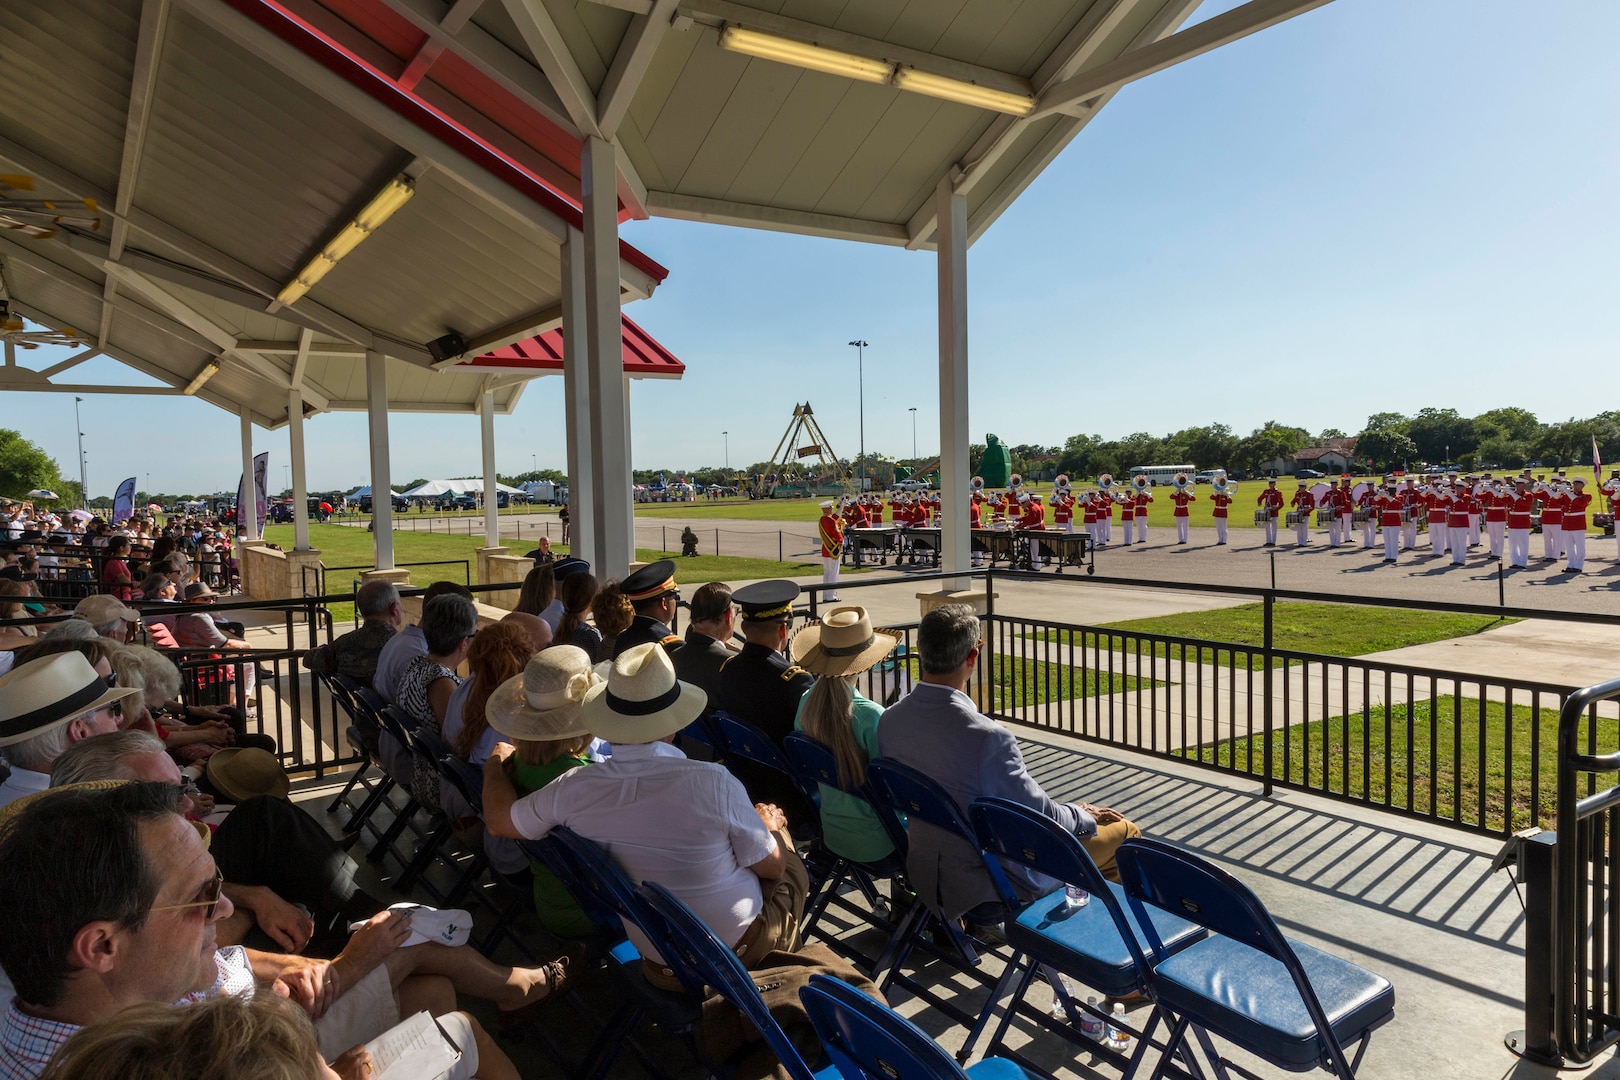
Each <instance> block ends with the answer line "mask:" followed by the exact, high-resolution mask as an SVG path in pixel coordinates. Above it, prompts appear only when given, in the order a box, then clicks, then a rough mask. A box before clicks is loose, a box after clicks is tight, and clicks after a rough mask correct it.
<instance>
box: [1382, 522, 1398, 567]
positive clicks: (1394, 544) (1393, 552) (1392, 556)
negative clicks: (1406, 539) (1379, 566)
mask: <svg viewBox="0 0 1620 1080" xmlns="http://www.w3.org/2000/svg"><path fill="white" fill-rule="evenodd" d="M1400 554H1401V527H1400V526H1399V525H1385V526H1384V561H1385V562H1394V561H1396V560H1397V559H1398V558H1400Z"/></svg>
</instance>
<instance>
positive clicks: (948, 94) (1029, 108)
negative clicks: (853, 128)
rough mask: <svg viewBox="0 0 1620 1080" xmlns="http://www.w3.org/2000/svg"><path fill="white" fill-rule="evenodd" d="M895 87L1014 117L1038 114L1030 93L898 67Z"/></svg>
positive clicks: (895, 74)
mask: <svg viewBox="0 0 1620 1080" xmlns="http://www.w3.org/2000/svg"><path fill="white" fill-rule="evenodd" d="M894 85H895V86H896V87H898V88H899V89H901V90H910V91H911V92H912V93H916V94H927V95H928V96H929V97H937V98H944V99H945V100H946V101H957V102H961V103H962V104H963V105H973V106H976V107H978V108H980V109H992V110H994V111H996V112H1003V113H1010V114H1012V115H1013V116H1028V115H1029V114H1030V113H1032V112H1034V111H1035V98H1034V96H1033V95H1031V94H1014V93H1011V92H1009V91H1006V90H997V89H995V88H993V87H989V86H980V85H979V84H978V83H971V82H966V81H964V80H962V79H949V78H946V77H945V76H944V75H935V74H933V73H932V72H927V71H918V70H917V69H916V68H914V67H902V68H898V69H897V70H896V71H895V73H894Z"/></svg>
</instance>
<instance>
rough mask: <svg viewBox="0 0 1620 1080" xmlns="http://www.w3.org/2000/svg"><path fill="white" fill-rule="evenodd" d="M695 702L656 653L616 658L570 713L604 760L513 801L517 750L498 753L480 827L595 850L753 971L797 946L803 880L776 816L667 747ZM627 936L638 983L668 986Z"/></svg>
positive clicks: (653, 647) (731, 782) (699, 698)
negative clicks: (604, 753) (689, 913)
mask: <svg viewBox="0 0 1620 1080" xmlns="http://www.w3.org/2000/svg"><path fill="white" fill-rule="evenodd" d="M555 651H557V650H547V651H546V652H545V653H541V654H540V655H541V657H542V658H546V657H547V656H548V654H549V653H551V652H555ZM581 678H582V679H583V678H585V676H583V675H581ZM570 685H574V680H573V679H572V678H570ZM703 702H704V696H703V691H702V690H699V689H698V688H697V687H695V686H689V685H687V684H685V683H682V682H680V681H679V680H677V679H676V678H675V668H674V666H673V665H672V664H671V663H670V660H669V654H667V653H666V652H665V651H664V650H663V649H662V648H661V647H660V646H658V645H657V644H655V643H649V644H644V645H637V646H634V647H632V648H630V649H627V650H625V651H624V652H622V653H620V654H619V656H618V657H617V658H616V659H615V660H614V661H613V664H612V666H611V668H610V669H609V673H608V677H607V682H606V683H602V684H597V685H594V686H591V687H590V688H589V689H587V690H585V692H584V700H583V704H582V706H581V711H580V715H581V719H582V721H583V723H584V726H585V728H586V730H587V731H589V732H590V733H591V734H593V735H595V736H597V737H598V738H600V739H602V740H604V741H606V742H608V743H611V744H612V745H613V756H612V757H611V758H609V759H608V760H607V761H605V762H602V763H601V764H598V765H592V766H590V767H589V768H583V769H574V770H572V771H570V772H568V773H565V774H564V775H563V776H560V777H558V778H557V779H555V780H553V781H551V783H549V784H547V785H546V786H544V787H542V788H541V789H540V790H539V791H536V792H534V793H533V794H530V795H525V796H523V797H522V798H521V799H520V798H518V797H517V792H516V791H515V789H514V788H513V786H512V781H511V779H510V778H508V776H507V775H506V769H507V762H508V760H509V759H510V758H511V757H512V756H513V754H514V753H515V752H516V751H515V749H514V748H513V747H512V745H511V744H509V743H501V744H499V745H498V746H496V748H495V750H494V752H493V753H491V754H490V756H489V760H488V761H487V762H485V763H484V817H485V828H486V829H487V830H488V831H490V832H491V833H493V834H494V835H496V836H508V837H514V838H516V837H527V838H529V839H531V840H538V839H539V838H540V837H542V836H545V835H546V833H548V832H550V831H551V829H552V828H554V827H555V826H558V825H563V826H567V827H568V828H570V829H572V830H574V831H575V832H577V833H579V834H580V835H581V836H583V837H585V838H586V839H588V840H592V841H594V842H596V843H598V844H600V845H602V846H603V847H604V848H605V849H606V850H607V853H608V855H609V856H611V857H612V858H613V860H614V861H615V862H617V863H618V864H619V866H620V867H621V868H622V869H623V870H624V872H625V873H626V874H627V875H629V878H630V880H631V881H656V882H658V883H659V884H661V885H663V886H665V887H666V888H668V889H669V890H670V891H671V892H673V893H674V894H675V895H676V896H678V897H680V898H681V900H682V901H684V902H685V903H686V904H687V905H688V906H690V907H691V908H692V910H693V911H694V912H696V913H697V915H698V916H699V917H700V918H701V919H703V921H704V922H705V923H707V924H708V925H709V927H710V929H712V930H713V931H714V932H715V934H716V935H718V936H719V937H720V939H721V940H722V941H724V942H725V943H726V944H727V945H728V946H729V947H731V948H732V949H733V950H734V951H735V952H736V954H737V956H738V957H739V958H740V959H741V960H742V962H743V963H744V964H745V965H746V964H758V963H759V962H760V961H761V960H762V959H763V958H764V957H765V956H766V955H767V954H769V953H770V952H771V951H772V950H775V949H783V950H788V951H792V950H794V949H796V948H797V947H798V928H799V920H800V918H801V917H802V915H803V913H804V900H805V894H806V892H807V891H808V888H809V879H808V877H807V875H806V873H805V868H804V863H803V862H802V861H801V860H800V859H799V856H798V855H797V854H796V853H795V852H794V850H793V844H792V842H791V841H790V840H789V839H788V835H787V819H786V818H784V817H783V816H782V812H781V810H779V809H777V808H776V807H775V806H770V805H766V804H763V803H762V804H759V805H757V806H755V805H753V804H751V803H750V802H749V799H748V793H747V792H746V791H744V790H743V786H742V784H741V782H739V781H738V780H737V779H736V778H735V777H733V776H732V775H731V774H730V773H728V772H726V771H725V769H723V768H721V767H720V766H719V765H716V764H713V763H712V762H707V761H691V760H688V759H687V758H686V756H685V755H683V754H682V753H681V752H680V751H679V750H677V749H675V747H674V746H672V745H670V742H671V740H672V739H673V738H674V737H675V733H676V732H677V731H680V730H681V728H683V727H685V726H686V725H687V724H689V723H691V722H692V721H693V720H694V719H696V717H697V715H698V714H699V713H700V712H702V711H703ZM625 929H626V932H627V933H628V934H629V935H630V937H631V939H632V940H634V941H635V943H636V947H637V948H638V949H640V950H641V952H642V955H643V957H644V958H645V959H644V963H645V964H646V968H647V977H648V979H649V980H650V981H652V982H654V983H655V984H656V985H659V986H663V987H666V988H671V989H673V988H675V987H676V986H678V985H679V984H678V982H677V981H676V980H675V978H674V975H673V973H672V972H671V971H670V969H669V968H667V967H664V966H663V964H662V962H661V959H660V958H659V957H658V954H657V953H656V952H655V951H654V950H653V949H652V947H651V945H649V944H648V942H647V940H646V939H645V938H644V937H643V936H642V935H641V933H640V931H638V930H636V929H635V928H634V927H631V926H626V928H625Z"/></svg>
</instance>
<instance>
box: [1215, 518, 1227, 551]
mask: <svg viewBox="0 0 1620 1080" xmlns="http://www.w3.org/2000/svg"><path fill="white" fill-rule="evenodd" d="M1215 542H1216V543H1217V544H1224V543H1226V519H1225V518H1223V517H1218V518H1216V519H1215Z"/></svg>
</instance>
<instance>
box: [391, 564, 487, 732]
mask: <svg viewBox="0 0 1620 1080" xmlns="http://www.w3.org/2000/svg"><path fill="white" fill-rule="evenodd" d="M421 627H422V637H423V639H424V640H425V641H426V642H427V652H426V653H424V654H423V655H421V656H418V657H417V658H416V659H414V660H412V661H411V662H410V663H409V664H407V665H406V666H405V670H404V671H402V672H400V676H399V685H398V686H396V687H395V688H394V704H395V705H397V706H398V707H399V708H400V710H401V711H402V712H403V713H404V714H405V715H406V716H408V717H410V718H411V719H412V720H415V721H416V722H417V723H419V724H427V725H428V726H429V727H430V728H432V730H434V731H440V730H442V729H443V727H444V713H445V709H446V708H448V707H449V704H450V694H451V692H452V691H454V690H455V688H456V687H457V686H458V685H460V683H461V677H460V676H459V675H457V674H456V668H457V667H458V666H460V664H461V662H462V661H463V660H465V659H466V658H467V648H468V646H469V645H471V644H472V639H473V635H474V634H476V633H477V632H478V611H477V609H475V608H474V607H473V603H472V601H471V600H469V599H467V598H466V597H465V596H457V595H456V594H454V593H450V594H447V595H444V596H435V597H434V598H433V599H432V600H429V601H428V602H427V603H426V604H423V605H422V622H421Z"/></svg>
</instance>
